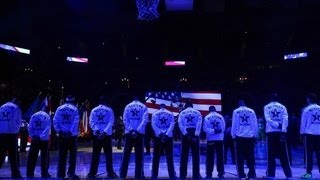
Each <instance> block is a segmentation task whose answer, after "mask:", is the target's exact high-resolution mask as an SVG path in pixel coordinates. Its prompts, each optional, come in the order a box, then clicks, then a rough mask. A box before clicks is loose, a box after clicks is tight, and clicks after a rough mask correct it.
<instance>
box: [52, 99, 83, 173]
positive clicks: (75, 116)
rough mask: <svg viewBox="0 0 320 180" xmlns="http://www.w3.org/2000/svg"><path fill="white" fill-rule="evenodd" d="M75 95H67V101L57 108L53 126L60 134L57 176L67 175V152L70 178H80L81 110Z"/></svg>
mask: <svg viewBox="0 0 320 180" xmlns="http://www.w3.org/2000/svg"><path fill="white" fill-rule="evenodd" d="M74 101H75V97H74V96H71V95H69V96H67V98H66V103H64V104H62V105H61V106H59V107H58V109H57V110H56V113H55V115H54V117H53V126H54V129H55V130H56V132H57V134H58V135H59V161H58V171H57V177H58V178H64V177H65V175H66V162H67V154H68V151H69V152H70V156H69V168H68V172H67V175H68V177H69V178H73V179H78V178H79V176H78V175H76V174H75V170H76V160H77V150H78V135H79V120H80V118H79V110H78V108H77V107H76V106H75V105H74Z"/></svg>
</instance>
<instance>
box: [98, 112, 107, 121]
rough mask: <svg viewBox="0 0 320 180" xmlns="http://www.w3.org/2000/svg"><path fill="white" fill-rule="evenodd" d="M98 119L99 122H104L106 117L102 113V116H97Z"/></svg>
mask: <svg viewBox="0 0 320 180" xmlns="http://www.w3.org/2000/svg"><path fill="white" fill-rule="evenodd" d="M97 117H98V121H103V119H104V117H105V115H103V114H102V113H100V114H98V115H97Z"/></svg>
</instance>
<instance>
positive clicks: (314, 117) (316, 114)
mask: <svg viewBox="0 0 320 180" xmlns="http://www.w3.org/2000/svg"><path fill="white" fill-rule="evenodd" d="M312 117H313V123H315V122H316V121H318V122H317V123H320V115H319V114H318V113H317V112H316V113H315V114H313V115H312Z"/></svg>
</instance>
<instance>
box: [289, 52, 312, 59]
mask: <svg viewBox="0 0 320 180" xmlns="http://www.w3.org/2000/svg"><path fill="white" fill-rule="evenodd" d="M306 57H308V53H297V54H287V55H284V57H283V59H284V60H294V59H298V58H306Z"/></svg>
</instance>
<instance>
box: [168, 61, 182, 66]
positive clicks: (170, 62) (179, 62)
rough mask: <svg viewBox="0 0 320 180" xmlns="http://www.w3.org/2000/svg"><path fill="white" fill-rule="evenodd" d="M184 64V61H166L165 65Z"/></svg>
mask: <svg viewBox="0 0 320 180" xmlns="http://www.w3.org/2000/svg"><path fill="white" fill-rule="evenodd" d="M184 65H186V62H185V61H166V62H165V66H184Z"/></svg>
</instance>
